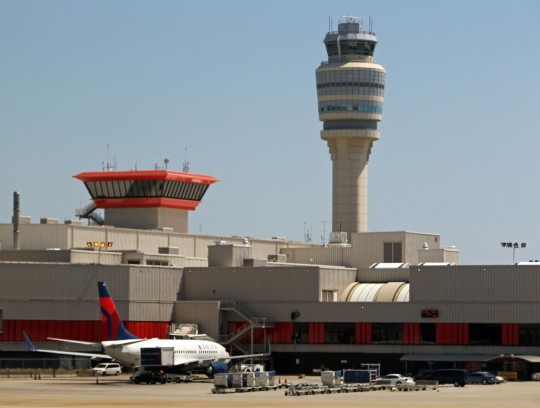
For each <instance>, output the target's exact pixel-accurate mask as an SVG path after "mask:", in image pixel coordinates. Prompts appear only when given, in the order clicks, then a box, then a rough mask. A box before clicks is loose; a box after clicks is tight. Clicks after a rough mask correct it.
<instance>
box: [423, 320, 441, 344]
mask: <svg viewBox="0 0 540 408" xmlns="http://www.w3.org/2000/svg"><path fill="white" fill-rule="evenodd" d="M436 334H437V332H436V328H435V323H420V344H435V342H436V338H437V337H436Z"/></svg>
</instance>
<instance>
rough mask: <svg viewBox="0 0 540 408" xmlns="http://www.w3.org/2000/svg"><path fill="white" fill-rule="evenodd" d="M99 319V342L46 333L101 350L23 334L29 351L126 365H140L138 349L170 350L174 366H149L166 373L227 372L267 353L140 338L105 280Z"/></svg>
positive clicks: (101, 287) (197, 342)
mask: <svg viewBox="0 0 540 408" xmlns="http://www.w3.org/2000/svg"><path fill="white" fill-rule="evenodd" d="M98 289H99V302H100V305H101V320H102V322H103V323H105V324H106V327H107V338H108V340H106V341H102V342H100V343H93V342H86V341H79V340H68V339H58V338H52V337H48V339H50V340H57V341H63V342H68V343H75V344H82V345H93V346H97V347H101V349H102V350H103V353H104V354H99V353H84V352H71V351H59V350H44V349H37V348H36V347H35V346H34V345H33V344H32V342H31V341H30V339H29V338H28V336H27V335H26V333H24V332H23V336H24V338H25V339H26V342H27V343H28V346H29V347H30V349H31V350H32V351H40V352H46V353H56V354H68V355H76V356H86V357H92V358H105V359H114V360H116V361H117V362H119V363H120V364H122V365H125V366H127V367H140V366H141V349H150V348H153V349H160V348H161V349H168V350H171V349H172V350H173V366H152V368H151V370H152V371H154V370H163V371H165V372H168V373H186V372H189V371H191V370H193V369H198V368H204V369H205V370H206V374H207V375H209V376H213V374H214V373H219V372H226V371H227V370H228V363H229V362H230V360H233V359H246V358H255V357H263V356H267V355H268V354H250V355H241V356H231V355H229V353H228V352H227V350H226V349H225V347H223V346H222V345H221V344H218V343H215V342H213V341H209V340H194V339H193V340H184V339H157V338H153V339H140V338H138V337H137V336H135V335H133V334H132V333H130V332H129V331H127V330H126V328H125V327H124V325H123V324H122V320H121V319H120V315H119V314H118V311H117V309H116V306H115V304H114V301H113V299H112V297H111V295H110V293H109V290H108V289H107V285H106V284H105V283H104V282H98Z"/></svg>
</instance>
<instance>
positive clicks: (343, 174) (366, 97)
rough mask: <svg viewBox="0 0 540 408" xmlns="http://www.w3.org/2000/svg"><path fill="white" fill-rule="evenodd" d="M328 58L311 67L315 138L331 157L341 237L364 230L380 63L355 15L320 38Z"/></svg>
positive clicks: (380, 93)
mask: <svg viewBox="0 0 540 408" xmlns="http://www.w3.org/2000/svg"><path fill="white" fill-rule="evenodd" d="M324 44H325V46H326V52H327V54H328V61H324V62H322V64H321V65H320V66H319V68H317V70H316V76H317V100H318V105H319V119H320V120H321V121H322V122H323V130H322V131H321V139H323V140H326V142H327V143H328V148H329V150H330V156H331V158H332V234H331V236H330V237H331V238H330V242H334V243H343V242H346V240H347V239H350V233H352V232H367V221H368V220H367V214H368V160H369V155H370V153H371V146H372V144H373V142H374V141H376V140H378V139H379V137H380V132H379V131H378V130H377V122H379V121H380V120H381V119H382V107H383V101H384V79H385V76H386V71H385V69H384V68H383V67H382V66H381V65H379V64H377V63H375V62H374V60H373V52H374V51H375V45H376V44H377V38H376V37H375V34H374V33H373V32H372V30H371V27H370V29H369V30H368V31H364V28H363V25H362V22H361V21H360V19H358V18H356V17H342V18H341V20H340V21H339V24H338V31H330V32H329V33H327V34H326V37H325V38H324Z"/></svg>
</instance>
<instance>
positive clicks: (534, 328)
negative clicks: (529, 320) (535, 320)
mask: <svg viewBox="0 0 540 408" xmlns="http://www.w3.org/2000/svg"><path fill="white" fill-rule="evenodd" d="M538 344H540V324H520V325H519V345H520V346H538Z"/></svg>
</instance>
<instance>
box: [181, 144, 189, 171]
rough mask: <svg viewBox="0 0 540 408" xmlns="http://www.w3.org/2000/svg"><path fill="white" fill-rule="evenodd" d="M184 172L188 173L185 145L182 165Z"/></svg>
mask: <svg viewBox="0 0 540 408" xmlns="http://www.w3.org/2000/svg"><path fill="white" fill-rule="evenodd" d="M182 171H183V172H184V173H189V162H188V161H187V147H184V166H183V167H182Z"/></svg>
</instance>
